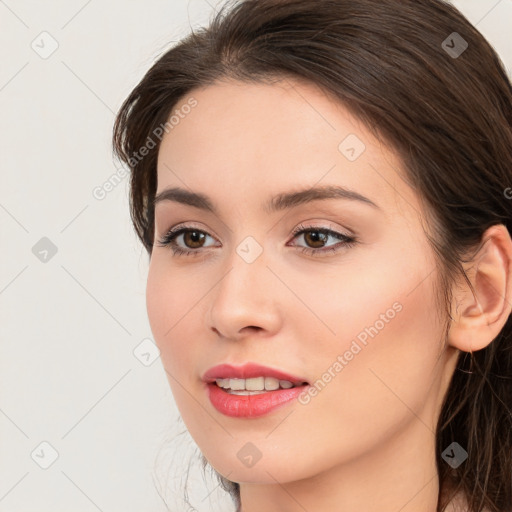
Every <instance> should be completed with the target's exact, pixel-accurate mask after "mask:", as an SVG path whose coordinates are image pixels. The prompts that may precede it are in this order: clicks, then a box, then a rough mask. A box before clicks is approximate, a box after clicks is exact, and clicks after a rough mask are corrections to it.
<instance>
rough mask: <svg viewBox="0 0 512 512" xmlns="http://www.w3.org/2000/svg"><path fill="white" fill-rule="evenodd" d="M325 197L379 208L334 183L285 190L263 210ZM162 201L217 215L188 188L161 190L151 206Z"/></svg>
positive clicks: (204, 199) (203, 198)
mask: <svg viewBox="0 0 512 512" xmlns="http://www.w3.org/2000/svg"><path fill="white" fill-rule="evenodd" d="M326 199H345V200H350V201H359V202H361V203H364V204H366V205H369V206H371V207H373V208H376V209H379V210H380V207H379V206H378V205H377V204H375V203H374V202H373V201H372V200H371V199H368V198H367V197H365V196H363V195H361V194H360V193H359V192H356V191H355V190H352V189H349V188H346V187H340V186H335V185H326V186H321V187H313V188H307V189H303V190H299V191H296V192H285V193H281V194H277V195H276V196H274V197H271V198H270V199H269V200H268V201H267V203H265V205H264V209H265V212H266V213H268V214H270V213H274V212H278V211H282V210H287V209H290V208H294V207H296V206H299V205H302V204H307V203H310V202H312V201H319V200H326ZM162 201H175V202H177V203H181V204H185V205H188V206H192V207H194V208H198V209H200V210H205V211H209V212H211V213H213V214H214V215H216V216H219V212H218V211H217V208H216V207H215V206H214V204H213V202H212V201H211V200H210V198H209V197H208V196H206V195H205V194H200V193H197V192H191V191H189V190H186V189H183V188H180V187H173V188H167V189H165V190H162V192H160V193H159V194H157V195H156V196H155V198H154V200H153V206H156V204H158V203H161V202H162Z"/></svg>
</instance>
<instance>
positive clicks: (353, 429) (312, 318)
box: [146, 79, 512, 512]
mask: <svg viewBox="0 0 512 512" xmlns="http://www.w3.org/2000/svg"><path fill="white" fill-rule="evenodd" d="M191 96H193V97H194V98H195V99H196V100H197V102H198V104H197V106H196V107H195V108H193V109H192V110H191V112H190V113H189V114H188V115H187V116H186V117H184V119H182V120H180V122H179V124H177V125H176V126H174V128H173V129H172V130H171V131H169V133H167V134H166V135H165V137H164V138H163V139H162V143H161V147H160V150H159V156H158V189H157V194H158V193H160V192H161V191H162V190H164V189H166V188H168V187H172V186H179V187H183V188H187V189H189V190H192V191H195V192H201V193H204V194H207V195H208V196H209V197H210V199H211V201H212V202H213V203H214V205H215V206H216V207H217V208H218V209H219V215H218V216H217V215H214V214H212V213H208V212H205V211H202V210H199V209H197V208H194V207H192V206H188V205H183V204H178V203H177V202H171V201H165V202H161V203H159V204H157V207H156V211H155V224H156V225H155V241H156V240H160V239H161V238H162V237H163V236H164V235H165V234H166V232H167V231H168V230H169V229H170V228H172V227H174V226H178V224H183V223H185V224H187V225H190V224H192V228H195V229H199V230H201V231H204V232H205V233H206V234H207V235H208V236H206V238H205V239H204V241H203V243H202V244H201V243H198V242H197V239H191V238H190V237H187V236H186V235H185V236H183V235H182V236H178V238H177V239H176V240H175V242H176V243H177V244H178V245H179V246H180V247H181V248H182V249H189V250H193V251H194V250H195V251H196V252H200V253H201V254H202V255H201V256H198V257H197V256H184V255H176V256H175V255H173V253H172V250H171V249H170V247H160V246H158V244H156V243H155V246H154V250H153V253H152V257H151V261H150V266H149V275H148V281H147V293H146V298H147V312H148V317H149V321H150V325H151V329H152V332H153V335H154V338H155V341H156V343H157V345H158V347H159V349H160V351H161V358H162V363H163V365H164V368H165V371H166V374H167V377H168V380H169V384H170V386H171V390H172V393H173V395H174V398H175V400H176V404H177V406H178V408H179V411H180V414H181V416H182V418H183V420H184V422H185V424H186V426H187V428H188V430H189V432H190V434H191V435H192V437H193V439H194V440H195V442H196V443H197V445H198V446H199V448H200V450H201V451H202V453H203V454H204V455H205V457H206V458H207V459H208V461H209V462H210V464H211V465H212V466H213V467H214V468H215V469H216V470H217V471H218V472H220V473H221V474H222V475H224V476H225V477H227V478H229V479H230V480H232V481H235V482H238V483H240V486H241V500H242V510H243V512H257V511H261V510H265V511H266V512H278V511H279V512H296V511H297V512H298V511H301V512H303V511H304V510H307V511H313V510H314V511H316V512H323V511H333V510H343V511H344V512H360V511H361V510H364V511H366V512H371V511H375V512H377V511H378V512H397V511H398V510H400V512H432V511H434V510H435V509H436V504H437V498H438V492H439V487H438V482H437V469H436V463H435V435H434V432H435V425H436V422H437V418H438V416H439V412H440V406H441V401H442V398H443V396H444V393H445V392H446V389H447V386H448V384H449V381H450V378H451V376H452V373H453V371H454V368H455V364H456V359H457V355H458V353H459V350H466V351H469V350H477V349H479V348H483V347H485V346H486V345H487V344H488V343H490V342H491V341H492V339H493V338H494V337H495V336H496V335H497V334H498V333H499V331H500V330H501V328H502V327H503V325H504V323H505V321H506V318H507V316H508V314H510V309H511V307H512V306H510V304H511V302H512V301H511V293H512V292H511V281H512V280H511V279H510V276H511V275H512V263H511V262H512V242H511V240H510V236H509V235H508V233H507V232H506V230H504V229H503V227H501V228H500V227H493V228H490V229H489V230H488V233H487V236H488V240H489V242H488V243H487V244H485V248H484V250H483V252H481V253H480V254H479V258H480V259H478V260H476V261H478V262H479V265H478V269H479V271H478V272H476V271H475V272H473V273H470V274H469V275H470V277H471V278H472V279H473V282H474V284H475V285H477V292H478V293H479V294H480V296H479V297H478V301H477V300H476V299H475V297H474V296H473V295H472V294H470V293H469V292H468V290H467V289H465V288H464V285H463V284H460V286H459V287H458V288H457V294H456V296H455V299H454V305H453V306H454V309H453V313H452V314H453V316H454V321H453V322H452V323H451V328H450V334H449V337H448V340H446V342H445V340H444V339H443V322H442V316H441V314H440V312H439V306H438V304H437V303H436V301H435V283H436V279H437V278H438V273H437V271H436V270H435V260H434V253H433V251H432V249H431V247H430V246H429V244H428V241H427V238H426V236H425V233H424V231H423V229H422V223H421V215H425V212H424V210H423V208H422V206H421V202H420V198H419V197H418V196H417V195H416V193H415V192H414V191H413V190H412V189H411V188H409V187H408V186H407V185H406V183H405V182H404V181H403V179H402V178H401V177H400V162H399V160H398V157H397V156H396V155H395V154H394V153H393V152H392V151H390V150H389V149H388V148H387V147H386V146H384V145H382V144H381V143H380V142H379V141H378V140H376V139H375V138H374V137H373V136H372V135H371V133H370V132H369V131H368V129H366V128H365V127H364V126H363V125H362V124H361V123H360V122H359V121H358V120H357V119H356V118H354V117H352V116H351V115H350V114H349V112H348V111H347V110H346V109H345V108H344V107H343V106H342V105H341V104H339V103H335V102H334V101H333V100H332V99H329V98H328V97H327V96H326V95H325V94H323V93H322V92H321V91H320V90H319V89H318V88H317V87H316V86H314V85H312V84H308V83H301V82H298V81H292V80H289V79H286V80H283V81H281V82H279V83H275V84H272V85H264V84H242V83H238V82H234V81H225V82H221V83H216V84H214V85H210V86H208V87H206V88H201V89H197V90H195V91H193V94H191ZM187 100H188V97H187V98H184V99H183V101H182V102H180V103H179V104H178V105H177V106H176V108H180V105H184V104H185V103H186V101H187ZM349 134H355V135H357V137H358V138H359V139H360V140H361V141H363V142H364V144H365V146H366V149H365V150H364V152H363V153H362V154H361V155H360V156H359V157H358V158H357V159H356V160H355V161H349V160H348V159H347V158H346V157H345V156H344V154H342V152H340V150H339V149H338V146H339V144H340V142H341V141H343V140H344V139H345V137H346V136H347V135H349ZM327 184H333V185H341V186H346V187H350V188H352V189H354V190H356V191H357V192H359V193H361V194H363V195H364V196H366V197H368V198H369V199H371V200H372V201H374V202H375V203H376V204H377V205H378V206H379V209H377V208H372V207H370V206H368V205H366V204H364V203H360V202H357V201H349V200H343V199H330V200H327V201H316V202H314V203H310V204H308V205H301V206H298V207H296V208H293V209H290V210H287V211H284V212H277V213H274V214H270V215H269V214H266V213H265V212H264V211H263V209H262V205H263V204H264V203H265V202H266V201H267V199H268V198H269V197H270V196H273V195H274V194H277V193H280V192H288V191H292V190H297V189H298V188H306V187H312V186H314V185H327ZM301 223H302V224H305V225H306V226H310V225H313V226H314V227H316V228H321V227H326V228H331V229H333V230H335V231H338V232H339V233H342V234H343V233H345V234H350V233H353V234H355V235H356V236H357V238H358V243H356V244H355V245H354V246H352V247H345V246H343V245H341V244H340V239H338V238H336V237H329V238H328V239H326V240H325V242H324V245H325V246H330V247H334V246H336V245H338V249H339V251H338V252H336V253H325V254H324V255H322V254H320V255H316V256H315V255H307V254H304V253H302V252H301V250H300V249H301V247H309V248H315V247H316V248H322V247H323V246H322V244H321V243H318V242H317V243H316V244H315V238H313V237H311V236H310V235H311V232H309V235H308V233H305V234H302V235H298V236H296V237H295V238H294V236H293V235H292V231H293V229H294V228H296V227H297V226H299V225H300V224H301ZM313 231H314V230H313ZM313 234H314V233H313ZM247 236H251V237H253V238H254V239H255V240H256V241H257V242H258V244H259V245H260V246H261V248H262V249H263V252H262V253H261V255H260V256H259V257H258V258H256V260H255V261H254V262H252V263H247V262H246V261H245V260H244V259H242V258H241V257H240V256H239V255H238V254H237V252H236V249H237V247H238V246H239V244H240V243H241V242H242V241H243V240H244V239H245V238H246V237H247ZM202 247H203V248H202ZM489 284H490V286H489ZM394 303H395V304H396V303H398V304H400V306H401V310H400V312H397V313H396V315H395V316H394V318H393V319H391V320H389V321H388V322H387V323H385V327H384V328H382V329H380V330H379V332H378V334H377V335H376V336H374V337H373V338H369V339H368V343H367V345H366V346H363V348H362V350H361V351H360V352H358V353H357V355H356V356H354V357H353V359H352V360H351V361H349V362H348V364H346V366H344V367H343V369H342V370H341V371H338V372H337V373H336V374H335V377H334V378H332V379H331V381H330V382H329V383H327V384H326V385H325V386H324V387H323V389H321V391H319V392H318V394H317V395H316V396H315V397H313V398H311V400H310V402H309V403H307V404H305V405H303V404H300V403H298V402H297V401H293V402H291V403H289V404H287V405H286V406H284V407H282V408H280V409H277V410H275V411H273V412H271V413H270V414H267V415H265V416H262V417H259V418H251V419H244V418H231V417H227V416H225V415H223V414H221V413H219V412H218V411H217V410H216V409H215V408H214V407H213V406H212V404H211V403H210V401H209V399H208V396H207V392H206V385H205V383H204V382H203V381H202V380H201V376H202V375H203V374H204V372H205V371H206V370H207V369H209V368H210V367H212V366H214V365H217V364H220V363H232V364H243V363H245V362H248V361H252V362H257V363H260V364H263V365H266V366H270V367H273V368H277V369H282V370H284V371H286V372H288V373H291V374H293V375H297V376H300V377H302V378H304V379H305V380H307V381H308V382H310V383H314V382H315V381H317V380H318V379H321V378H322V375H323V374H324V372H325V371H326V370H327V369H328V368H332V367H333V364H334V362H335V361H336V360H337V357H338V355H340V354H341V355H343V354H344V353H345V352H346V351H347V350H348V349H349V348H350V346H351V343H352V342H353V341H354V339H356V337H357V335H358V334H359V333H361V331H363V330H364V329H365V327H369V326H372V325H374V324H375V322H376V321H377V320H378V319H379V318H381V316H380V315H381V314H385V313H386V311H388V310H389V309H390V308H392V305H393V304H394ZM360 345H361V344H360ZM246 443H252V444H253V445H254V446H255V447H256V448H257V450H258V451H259V452H260V453H261V458H260V459H259V460H258V461H257V462H256V463H255V464H254V465H253V466H251V467H247V466H246V465H244V464H243V463H242V462H241V460H240V459H239V458H238V457H237V453H238V452H239V450H240V449H241V448H242V447H244V445H246ZM452 509H453V508H452Z"/></svg>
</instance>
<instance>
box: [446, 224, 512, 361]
mask: <svg viewBox="0 0 512 512" xmlns="http://www.w3.org/2000/svg"><path fill="white" fill-rule="evenodd" d="M482 242H483V243H482V244H481V246H480V249H479V250H478V252H477V254H476V255H475V256H474V257H473V260H472V261H471V262H470V263H469V264H468V272H467V275H468V278H469V280H470V282H471V284H472V285H473V288H474V294H473V293H472V291H471V289H470V287H469V285H468V284H467V282H465V281H464V284H463V286H462V288H458V289H457V290H456V291H455V292H454V305H455V308H454V309H455V315H453V314H452V319H453V321H452V323H451V327H450V331H449V333H448V343H449V344H450V345H451V346H453V347H456V348H458V349H459V350H462V351H464V352H474V351H477V350H481V349H483V348H485V347H487V346H488V345H489V344H490V343H491V342H492V341H493V340H494V339H495V338H496V337H497V336H498V334H499V333H500V331H501V329H502V328H503V326H504V325H505V323H506V321H507V319H508V317H509V315H510V313H511V311H512V240H511V238H510V234H509V232H508V230H507V228H506V227H505V226H504V225H503V224H499V225H494V226H491V227H490V228H489V229H487V231H486V232H485V233H484V234H483V236H482Z"/></svg>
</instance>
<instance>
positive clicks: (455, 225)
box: [113, 0, 512, 512]
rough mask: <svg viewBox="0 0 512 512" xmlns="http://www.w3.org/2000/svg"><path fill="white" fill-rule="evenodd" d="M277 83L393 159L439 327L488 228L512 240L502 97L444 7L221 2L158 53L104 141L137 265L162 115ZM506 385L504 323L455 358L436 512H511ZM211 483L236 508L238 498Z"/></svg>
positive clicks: (435, 2) (464, 29) (511, 387)
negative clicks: (412, 205)
mask: <svg viewBox="0 0 512 512" xmlns="http://www.w3.org/2000/svg"><path fill="white" fill-rule="evenodd" d="M283 77H292V78H296V79H301V80H306V81H309V82H311V83H314V84H316V85H318V86H320V87H321V88H322V89H323V90H324V91H325V92H326V93H328V94H330V95H331V96H332V97H333V98H334V99H335V100H337V101H339V102H341V103H343V105H344V106H345V107H346V108H348V109H349V110H350V112H351V113H352V114H354V115H355V116H356V117H357V118H359V119H360V120H362V121H363V122H364V123H365V126H367V127H368V129H369V130H371V131H372V133H374V134H375V135H376V136H377V137H379V138H380V139H381V140H383V141H384V142H385V143H386V144H387V145H388V146H389V147H391V148H393V149H394V150H395V151H396V152H397V154H398V155H399V156H400V158H401V162H402V163H403V168H404V169H405V173H406V179H407V181H408V183H409V184H410V186H411V187H413V188H414V190H415V191H417V193H418V194H419V196H420V197H421V198H422V201H424V203H425V207H426V211H427V212H428V217H427V221H428V223H429V225H430V226H431V227H432V233H434V235H433V236H432V237H430V236H428V239H429V242H430V243H431V246H432V248H433V250H434V252H435V254H436V259H437V261H438V266H439V270H440V271H441V272H440V275H441V276H442V278H441V286H440V288H439V289H440V290H441V292H442V293H441V294H440V298H442V299H444V302H440V304H441V305H442V307H443V308H444V311H445V312H446V318H447V322H446V325H447V326H448V324H449V318H448V317H449V311H450V309H449V305H450V304H451V289H452V288H451V286H452V284H453V283H455V282H456V279H457V278H458V277H460V276H462V277H463V278H464V279H465V280H466V282H467V283H468V284H469V285H470V286H471V283H470V282H469V280H468V278H467V276H466V274H465V273H464V270H463V267H462V265H461V263H462V262H464V261H466V260H464V255H466V254H468V252H469V250H470V249H472V248H475V247H476V246H478V244H479V243H480V242H481V238H482V234H483V233H484V231H485V230H486V229H487V228H489V227H490V226H492V225H495V224H504V225H505V226H506V227H507V229H508V231H509V233H512V200H511V196H512V189H510V188H509V187H512V86H511V83H510V80H509V78H508V77H507V74H506V72H505V69H504V66H503V64H502V62H501V60H500V58H499V57H498V55H497V54H496V52H495V51H494V49H493V48H492V47H491V46H490V44H489V43H488V42H487V41H486V40H485V38H484V37H483V36H482V35H481V33H480V32H479V31H478V30H477V29H476V28H475V27H474V26H473V25H471V23H470V22H469V21H468V20H467V19H466V18H465V17H464V16H463V15H462V14H461V13H460V12H459V11H458V10H457V9H456V8H455V7H453V6H452V5H451V4H449V3H447V2H445V1H443V0H241V1H238V2H234V3H233V2H227V3H226V4H225V5H224V6H223V7H222V8H221V9H220V10H219V11H218V12H217V13H216V14H215V16H213V17H212V20H211V21H210V24H209V26H208V27H206V28H200V29H198V30H195V31H193V32H192V33H191V34H190V35H188V36H187V37H185V38H184V39H182V40H181V41H180V42H179V43H177V44H176V45H174V46H173V47H172V48H171V49H170V50H168V51H167V52H166V53H164V54H163V55H162V56H161V57H160V58H159V59H158V60H157V61H156V62H155V64H154V65H153V66H152V67H151V69H149V71H148V72H147V73H146V75H145V76H144V77H143V79H142V80H141V81H140V83H139V84H138V85H137V86H136V87H135V89H134V90H133V91H132V93H131V94H130V95H129V97H128V98H127V99H126V100H125V102H124V103H123V105H122V107H121V109H120V111H119V113H118V115H117V118H116V121H115V126H114V135H113V143H114V150H115V153H116V155H117V156H118V157H119V158H120V159H121V160H122V161H123V162H124V163H126V164H127V165H128V166H129V167H130V169H131V181H130V186H131V191H130V213H131V218H132V221H133V225H134V228H135V230H136V233H137V235H138V236H139V238H140V240H141V242H142V243H143V245H144V247H145V248H146V250H147V252H148V255H149V257H150V256H151V252H152V247H153V242H154V240H153V236H154V208H153V199H154V197H155V192H156V185H157V173H156V161H157V154H158V148H159V141H160V138H159V135H160V134H161V127H162V126H169V125H166V122H167V121H168V118H169V116H170V114H171V111H172V109H173V108H174V106H175V105H176V104H177V103H178V101H179V100H181V99H183V98H184V97H185V98H186V97H187V96H188V95H190V94H191V93H192V91H193V90H194V89H195V88H197V87H203V86H207V85H210V84H213V83H214V82H216V81H218V80H222V79H236V80H240V81H245V82H253V83H264V82H268V83H271V81H272V80H276V79H279V78H283ZM159 127H160V130H159ZM166 131H167V130H166ZM150 139H151V140H152V141H153V144H152V145H151V148H150V149H149V150H146V151H145V152H144V153H145V154H144V156H143V157H141V153H142V152H141V148H143V147H146V148H148V147H150V146H149V140H150ZM507 191H508V193H507ZM511 379H512V315H511V316H509V318H508V320H507V322H506V325H505V326H504V328H503V330H502V331H501V333H500V334H499V335H498V336H497V337H496V338H495V339H494V340H493V341H492V342H491V343H490V344H489V345H488V346H487V347H486V348H485V349H482V350H479V351H477V352H474V353H465V352H461V353H460V355H459V359H458V362H457V367H456V370H455V372H454V374H453V377H452V381H451V383H450V386H449V389H448V391H447V393H446V396H445V399H444V403H443V406H442V411H441V414H440V417H439V422H438V425H437V431H436V436H437V452H436V457H437V466H438V472H439V482H440V493H439V501H438V507H437V512H442V511H443V510H444V509H445V507H446V505H447V503H448V502H449V499H450V498H451V496H453V495H454V494H455V493H457V492H459V491H460V492H462V493H463V494H464V496H465V498H466V500H467V502H468V505H469V509H468V510H469V512H480V511H481V510H482V509H484V508H485V509H488V510H490V511H491V512H510V511H511V510H512V462H511V459H512V412H511V409H512V383H511ZM454 441H455V442H457V443H458V444H459V445H461V446H462V447H463V448H464V449H465V450H466V451H467V454H468V458H467V460H466V461H465V462H464V463H463V464H461V465H460V466H459V467H457V468H456V469H452V468H451V466H449V465H448V464H447V463H446V462H445V461H444V460H443V458H442V457H441V454H442V452H443V450H444V449H445V448H447V447H448V446H449V445H450V444H451V443H452V442H454ZM205 462H206V461H205V459H204V458H203V463H205ZM218 477H219V480H220V482H221V484H222V486H223V488H225V489H226V490H227V491H229V493H230V495H231V496H232V498H233V500H234V502H235V503H236V504H237V506H238V507H239V506H240V494H239V485H238V484H237V483H234V482H230V481H229V480H227V479H225V478H224V477H222V476H221V475H220V474H218ZM448 490H450V492H452V491H453V494H452V495H451V496H448V494H449V493H447V491H448Z"/></svg>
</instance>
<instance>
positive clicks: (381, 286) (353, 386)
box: [312, 260, 442, 445]
mask: <svg viewBox="0 0 512 512" xmlns="http://www.w3.org/2000/svg"><path fill="white" fill-rule="evenodd" d="M384 262H385V260H383V261H382V263H384ZM388 263H389V262H388ZM411 265H412V264H410V265H409V267H407V265H403V264H398V263H395V264H394V266H392V265H390V264H388V265H382V266H379V265H374V266H373V267H372V266H370V265H368V266H366V273H365V274H358V273H357V272H356V273H350V275H349V274H348V273H347V275H345V276H344V279H338V281H335V280H333V282H335V283H336V285H335V286H332V285H331V287H330V289H331V290H332V291H331V292H329V294H328V296H327V297H325V300H324V308H323V312H324V315H325V316H323V317H322V318H323V319H324V320H325V323H326V324H328V325H329V326H330V327H331V328H332V329H333V331H334V332H335V336H324V337H323V338H322V340H323V341H322V340H318V338H317V340H316V341H317V345H316V347H315V352H316V353H320V354H323V356H322V362H320V364H319V365H317V369H318V371H319V372H321V373H318V374H317V375H316V378H319V379H321V380H322V381H325V380H327V379H329V375H326V372H328V371H329V370H330V373H331V374H333V375H335V377H334V378H331V382H332V383H327V384H326V385H325V387H324V388H323V389H322V390H321V391H319V393H318V397H317V398H313V399H312V402H313V401H315V400H317V405H316V406H313V407H316V408H315V410H316V411H319V414H320V415H325V416H324V418H322V419H321V420H320V419H319V421H321V422H322V423H324V424H325V425H329V427H327V428H332V435H333V436H335V435H336V432H339V431H340V430H341V431H343V432H345V433H347V435H348V436H349V437H350V436H352V438H358V439H363V438H364V442H365V443H366V444H367V445H368V444H369V443H372V442H375V443H377V442H379V437H380V436H381V435H383V432H391V431H393V430H394V429H396V428H399V426H400V425H402V424H403V423H404V422H407V421H410V420H414V418H415V416H414V413H413V412H411V410H412V411H415V413H416V414H418V415H420V416H421V415H422V414H423V413H424V414H423V416H422V417H423V418H424V419H423V421H424V422H425V423H429V419H428V418H429V417H431V415H432V414H433V412H432V411H433V409H431V408H430V405H431V402H429V400H430V398H432V400H433V399H434V394H432V396H430V393H432V392H433V391H434V390H435V386H434V387H432V384H433V381H434V380H436V379H439V378H440V372H441V368H440V365H438V366H436V363H437V358H438V355H439V351H440V335H441V330H442V326H441V325H440V322H439V320H438V319H437V316H436V314H435V313H436V309H435V308H436V304H435V297H434V291H433V282H434V279H435V276H436V275H437V274H436V272H432V273H431V274H430V275H429V276H428V277H426V276H427V275H428V274H429V272H430V271H431V270H432V267H431V266H429V265H425V266H423V265H421V264H420V265H418V261H416V262H415V263H414V265H415V266H414V268H413V267H412V266H411ZM318 307H320V303H318ZM318 343H319V344H318ZM339 356H341V361H340V357H339ZM323 375H324V376H325V377H323ZM333 404H335V407H332V405H333ZM424 408H425V409H428V410H429V412H428V413H427V412H426V411H423V409H424Z"/></svg>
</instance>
